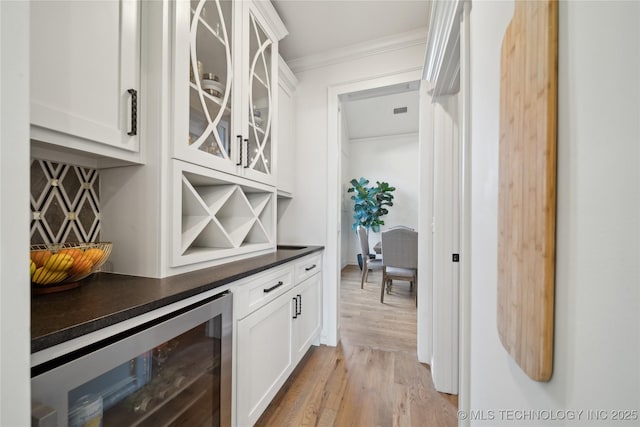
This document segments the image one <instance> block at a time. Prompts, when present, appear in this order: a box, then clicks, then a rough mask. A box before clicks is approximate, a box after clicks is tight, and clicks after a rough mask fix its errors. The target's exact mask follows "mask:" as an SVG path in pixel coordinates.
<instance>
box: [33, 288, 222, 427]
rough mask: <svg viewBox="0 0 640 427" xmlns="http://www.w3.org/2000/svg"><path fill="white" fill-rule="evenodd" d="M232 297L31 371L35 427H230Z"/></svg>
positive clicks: (138, 328) (168, 317)
mask: <svg viewBox="0 0 640 427" xmlns="http://www.w3.org/2000/svg"><path fill="white" fill-rule="evenodd" d="M232 305H233V304H232V295H231V294H230V293H229V292H225V293H223V294H220V295H217V296H214V297H211V298H208V299H206V300H204V301H201V302H199V303H196V304H193V305H191V306H188V307H186V308H183V309H180V310H178V311H176V312H174V313H171V314H169V315H165V316H162V317H160V318H158V319H156V320H153V321H151V322H148V323H145V324H143V325H136V326H135V327H133V328H132V329H130V330H128V331H126V332H124V333H121V334H118V335H116V336H113V337H111V338H108V339H106V340H103V341H101V342H98V343H96V344H93V345H91V346H89V347H87V348H84V349H81V350H79V351H75V352H72V353H71V354H68V355H65V356H63V357H60V358H57V359H54V360H51V361H49V362H46V363H43V364H41V365H38V366H35V367H33V368H32V378H31V395H32V401H33V412H32V425H33V426H39V427H50V426H58V427H60V426H67V425H68V426H72V427H80V426H82V427H85V426H87V427H98V426H105V427H108V426H117V427H125V426H154V427H157V426H228V425H231V328H232V318H231V310H232Z"/></svg>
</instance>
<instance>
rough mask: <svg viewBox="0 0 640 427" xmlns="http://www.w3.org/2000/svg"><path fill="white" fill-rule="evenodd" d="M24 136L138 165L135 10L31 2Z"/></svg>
mask: <svg viewBox="0 0 640 427" xmlns="http://www.w3.org/2000/svg"><path fill="white" fill-rule="evenodd" d="M30 28H31V33H30V34H31V40H30V52H31V53H30V55H31V137H32V139H34V140H37V141H43V142H47V143H51V144H54V145H56V146H62V147H67V148H72V149H75V150H79V151H83V152H87V153H91V154H94V155H100V156H106V157H111V158H115V159H123V160H128V161H139V153H138V152H139V138H138V127H139V124H138V116H139V111H137V104H138V101H139V95H140V94H139V89H140V4H139V3H138V2H137V1H127V0H121V1H73V0H68V1H33V2H31V27H30Z"/></svg>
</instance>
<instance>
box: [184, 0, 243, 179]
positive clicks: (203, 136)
mask: <svg viewBox="0 0 640 427" xmlns="http://www.w3.org/2000/svg"><path fill="white" fill-rule="evenodd" d="M234 3H236V2H233V1H231V0H191V1H178V2H176V32H175V34H176V39H175V43H176V46H175V50H174V58H175V65H174V67H175V68H174V75H175V110H174V111H175V114H176V117H175V120H176V122H175V135H174V138H175V141H174V145H175V147H176V150H175V154H176V157H178V158H181V159H183V160H186V161H190V162H195V163H198V164H201V165H203V166H208V167H213V168H215V169H218V170H222V171H225V172H229V173H235V171H236V170H237V163H238V156H239V153H238V150H239V143H236V142H235V140H236V137H235V136H234V135H233V133H234V126H235V125H236V124H235V123H234V121H235V120H236V118H235V117H234V113H233V106H234V105H235V104H236V102H235V98H234V96H235V97H239V95H238V94H236V91H237V89H236V87H235V86H236V82H235V81H234V66H235V64H234V43H235V38H236V37H237V36H236V34H235V32H234V31H236V29H235V28H234V22H233V21H234V20H233V17H234V14H235V13H237V12H235V11H234V8H239V7H240V6H238V5H236V4H234ZM234 143H235V145H234Z"/></svg>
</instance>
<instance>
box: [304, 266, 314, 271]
mask: <svg viewBox="0 0 640 427" xmlns="http://www.w3.org/2000/svg"><path fill="white" fill-rule="evenodd" d="M314 268H316V265H315V264H313V265H312V266H311V267H307V268H305V269H304V271H311V270H313V269H314Z"/></svg>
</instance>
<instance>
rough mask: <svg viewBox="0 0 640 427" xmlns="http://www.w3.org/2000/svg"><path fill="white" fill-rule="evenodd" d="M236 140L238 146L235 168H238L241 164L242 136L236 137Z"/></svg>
mask: <svg viewBox="0 0 640 427" xmlns="http://www.w3.org/2000/svg"><path fill="white" fill-rule="evenodd" d="M236 138H238V145H240V147H239V150H238V163H236V166H240V165H241V164H242V135H236Z"/></svg>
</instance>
